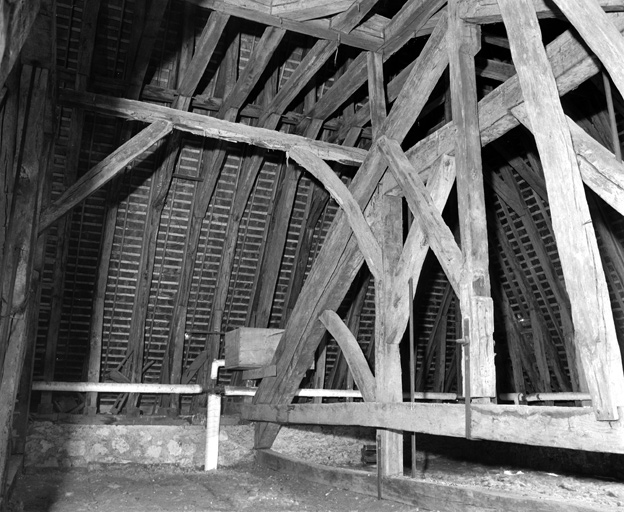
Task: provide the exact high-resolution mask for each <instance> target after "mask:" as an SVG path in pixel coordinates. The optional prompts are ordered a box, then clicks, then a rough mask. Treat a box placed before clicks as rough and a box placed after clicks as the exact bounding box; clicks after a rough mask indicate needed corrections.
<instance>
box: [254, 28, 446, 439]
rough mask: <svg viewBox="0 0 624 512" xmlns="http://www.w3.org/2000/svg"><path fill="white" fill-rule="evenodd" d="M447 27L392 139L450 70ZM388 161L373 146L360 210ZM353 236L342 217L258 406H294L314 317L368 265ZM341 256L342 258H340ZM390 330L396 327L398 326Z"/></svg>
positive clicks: (357, 190) (408, 91)
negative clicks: (443, 46)
mask: <svg viewBox="0 0 624 512" xmlns="http://www.w3.org/2000/svg"><path fill="white" fill-rule="evenodd" d="M446 26H447V25H446V18H444V17H441V18H440V21H439V22H438V25H437V26H436V30H435V31H434V33H433V34H432V35H431V37H430V38H429V41H428V42H427V44H426V45H425V47H424V48H423V51H422V52H421V55H420V56H419V58H418V60H417V63H416V64H415V65H414V67H413V69H412V73H411V74H410V77H409V79H408V80H407V81H406V85H405V87H404V89H403V91H402V93H401V94H400V95H399V98H397V101H395V104H394V105H393V107H392V110H391V111H390V114H389V115H388V117H387V119H386V122H385V123H384V126H383V128H382V132H385V133H386V134H387V135H388V136H389V137H391V138H395V139H397V140H402V139H403V138H404V137H405V135H406V134H407V131H408V130H409V129H410V128H411V126H412V123H413V122H414V121H415V119H416V118H417V117H418V114H419V113H420V110H421V109H422V106H423V105H424V102H425V101H426V100H425V98H426V97H428V96H429V94H430V92H431V90H432V89H433V87H434V86H435V85H436V83H437V82H438V79H439V77H440V75H441V74H442V72H443V70H444V68H445V67H446V63H447V62H448V60H447V55H446V52H445V51H444V50H443V49H440V44H439V43H440V41H442V40H443V39H444V37H445V36H446ZM382 161H383V158H382V155H381V154H380V152H379V151H378V149H377V148H376V147H375V146H373V148H372V150H371V151H369V152H368V154H367V157H366V161H365V162H364V163H363V164H362V166H361V167H360V170H359V171H358V173H357V174H356V176H355V178H354V179H353V182H352V184H351V188H350V191H351V194H352V195H353V197H354V198H355V199H356V201H357V202H358V204H359V205H360V207H363V206H365V205H366V204H367V203H368V202H369V201H370V198H371V196H372V195H373V192H374V190H375V188H376V187H377V184H378V182H379V179H380V178H381V176H382V174H383V173H384V171H385V168H384V166H383V165H382ZM365 215H366V212H365ZM349 232H350V228H349V226H348V223H347V221H346V218H345V216H343V215H338V216H337V217H336V219H335V220H334V222H333V225H332V227H331V228H330V231H329V232H328V234H327V237H326V239H325V243H324V244H323V248H322V249H321V252H320V253H319V255H318V257H317V260H316V262H315V264H314V265H313V267H312V269H311V271H310V274H309V276H308V278H307V280H306V283H305V286H304V288H303V289H302V291H301V294H300V295H299V300H298V301H297V304H296V305H295V308H294V309H293V313H292V316H291V317H290V319H289V321H288V323H287V325H286V332H285V334H284V338H282V341H281V342H280V345H279V346H278V348H277V351H276V356H275V361H276V367H277V376H276V377H275V378H267V379H264V380H263V381H262V383H261V384H260V386H259V388H258V393H256V396H255V397H254V403H263V402H274V401H275V402H278V403H288V402H290V400H292V398H293V396H294V392H295V390H296V388H297V386H298V385H299V383H300V382H301V378H302V377H303V374H304V373H305V371H307V369H308V368H309V367H310V364H311V362H312V358H313V355H314V351H315V350H316V346H317V345H318V343H319V342H320V339H321V337H322V336H323V333H324V329H323V328H322V326H319V325H318V323H317V322H314V321H312V320H311V318H317V317H318V315H320V314H321V312H322V311H324V310H326V309H331V310H334V311H335V310H336V309H337V308H338V307H339V304H340V302H341V301H342V299H343V298H344V295H345V294H346V293H347V290H348V288H349V286H350V284H351V282H352V281H353V279H354V278H355V275H356V274H357V272H358V270H359V268H360V266H361V264H362V261H363V258H362V256H361V254H360V253H359V251H358V250H357V245H356V244H355V242H354V240H353V238H352V237H350V236H349V234H350V233H349ZM337 255H340V257H339V258H337V257H336V256H337ZM314 311H316V313H314ZM311 314H312V316H310V315H311ZM315 315H316V316H315ZM389 325H390V327H392V324H389ZM286 340H288V341H287V342H286ZM278 430H279V429H278V428H275V427H274V426H272V427H268V426H266V425H260V426H258V428H257V430H256V441H255V444H256V446H257V447H269V446H270V445H271V444H272V442H273V440H274V439H275V436H276V435H277V432H278Z"/></svg>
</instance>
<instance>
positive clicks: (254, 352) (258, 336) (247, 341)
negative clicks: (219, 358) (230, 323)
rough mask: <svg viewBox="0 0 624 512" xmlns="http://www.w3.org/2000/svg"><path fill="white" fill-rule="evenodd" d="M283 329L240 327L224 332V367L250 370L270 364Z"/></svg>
mask: <svg viewBox="0 0 624 512" xmlns="http://www.w3.org/2000/svg"><path fill="white" fill-rule="evenodd" d="M283 333H284V329H261V328H254V327H240V328H239V329H235V330H233V331H230V332H227V333H225V367H226V368H228V369H230V370H250V369H254V368H262V367H265V366H268V365H270V364H271V361H272V360H273V354H275V350H276V349H277V345H278V344H279V342H280V339H281V338H282V334H283Z"/></svg>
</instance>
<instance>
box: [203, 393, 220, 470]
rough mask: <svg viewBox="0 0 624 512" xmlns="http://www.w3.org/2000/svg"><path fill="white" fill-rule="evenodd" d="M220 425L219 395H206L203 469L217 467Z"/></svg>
mask: <svg viewBox="0 0 624 512" xmlns="http://www.w3.org/2000/svg"><path fill="white" fill-rule="evenodd" d="M220 425H221V395H213V394H209V395H208V404H207V406H206V453H205V459H204V471H211V470H213V469H217V462H218V460H219V427H220Z"/></svg>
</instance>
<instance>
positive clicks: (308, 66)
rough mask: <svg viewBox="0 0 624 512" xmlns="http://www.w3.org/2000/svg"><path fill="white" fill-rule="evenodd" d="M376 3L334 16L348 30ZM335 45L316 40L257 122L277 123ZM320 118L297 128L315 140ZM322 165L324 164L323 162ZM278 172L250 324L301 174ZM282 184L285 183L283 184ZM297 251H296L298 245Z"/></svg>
mask: <svg viewBox="0 0 624 512" xmlns="http://www.w3.org/2000/svg"><path fill="white" fill-rule="evenodd" d="M375 3H376V0H363V1H361V2H358V3H357V4H353V6H352V7H351V8H350V9H349V10H347V11H346V12H345V13H344V14H343V15H340V16H337V17H336V20H335V21H336V24H337V26H338V27H340V28H342V29H345V30H350V29H351V28H352V27H354V26H355V25H356V24H357V23H358V22H359V20H361V19H362V16H364V15H365V14H366V13H367V12H368V11H369V10H370V9H371V8H372V7H373V6H374V4H375ZM358 9H359V10H358ZM334 47H335V48H337V46H335V45H333V43H329V42H327V41H319V42H317V43H316V44H315V45H314V47H313V48H312V49H311V50H310V52H308V54H307V55H306V56H305V57H304V59H303V60H302V62H301V63H300V64H299V66H298V67H297V69H296V70H295V72H294V73H293V74H292V75H291V77H290V78H289V80H288V81H287V83H286V84H285V85H284V86H283V87H282V88H281V90H280V91H279V92H278V93H277V94H276V95H275V97H274V98H273V99H272V100H269V101H268V105H267V106H266V107H265V114H264V115H263V116H262V117H261V119H260V123H263V124H264V126H267V127H271V128H274V127H276V126H277V125H278V122H279V117H278V116H279V115H280V114H281V113H282V112H283V111H284V110H285V109H286V108H287V107H288V105H289V104H290V103H291V102H292V100H293V99H294V98H295V97H296V96H297V95H298V94H299V92H300V91H301V89H302V88H303V87H305V86H306V83H309V82H307V81H309V80H310V79H313V77H314V75H315V73H316V71H318V69H319V67H320V66H322V64H323V63H324V62H326V60H327V59H328V58H329V57H330V55H331V53H330V50H331V49H332V48H334ZM315 101H316V93H315V92H314V90H313V89H312V91H311V93H308V94H307V95H306V97H305V100H304V109H305V112H306V113H307V112H309V110H310V105H313V104H314V102H315ZM323 121H324V120H323V119H312V120H310V121H309V122H307V120H306V123H301V124H299V125H298V129H301V127H302V126H303V125H304V124H305V125H306V126H305V131H304V132H303V134H304V136H305V137H306V138H307V139H316V137H317V136H318V134H319V132H320V131H321V128H322V125H323ZM345 145H347V144H345ZM260 163H261V160H259V159H256V160H255V161H252V164H254V165H255V167H253V169H252V172H255V173H257V172H259V165H260ZM323 165H325V164H324V163H323ZM332 173H333V172H332ZM280 174H281V176H283V175H284V174H287V176H286V177H284V178H281V177H280V179H279V186H280V190H279V196H278V200H277V202H276V204H275V209H274V211H273V213H272V215H271V220H270V222H269V228H268V229H269V231H268V238H267V239H265V241H264V243H263V247H262V249H261V261H260V264H259V266H258V271H257V272H256V277H255V279H254V288H253V296H252V299H251V301H250V305H249V310H248V315H247V319H248V322H252V323H253V325H261V326H264V325H268V321H269V316H270V312H271V304H272V300H273V294H274V291H275V285H276V283H277V277H278V272H279V267H280V262H281V256H282V251H283V248H284V243H285V239H286V232H287V229H286V228H287V223H288V219H289V218H290V213H291V210H292V207H293V202H294V196H295V193H296V188H297V185H298V183H299V174H300V173H299V171H298V169H295V167H294V166H292V167H291V166H288V168H287V169H285V168H283V167H282V168H281V169H280ZM282 184H283V185H284V186H282ZM267 246H268V247H269V249H270V252H271V254H272V255H273V257H272V259H267V258H266V254H265V251H266V248H267ZM297 250H299V247H298V248H297ZM304 252H305V251H304ZM298 268H299V267H298ZM296 274H297V272H294V273H293V281H292V282H293V283H294V282H295V280H296V279H295V277H296ZM287 309H288V297H287V300H286V302H285V311H284V316H283V318H285V316H286V315H287ZM258 322H259V324H258Z"/></svg>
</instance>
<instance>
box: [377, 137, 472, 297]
mask: <svg viewBox="0 0 624 512" xmlns="http://www.w3.org/2000/svg"><path fill="white" fill-rule="evenodd" d="M379 147H380V149H381V151H382V153H383V154H384V157H385V158H386V161H387V162H388V165H389V167H390V170H391V171H392V173H393V174H394V177H395V179H396V180H397V182H398V183H399V185H400V186H401V189H402V190H403V192H404V194H405V198H406V199H407V202H408V204H409V206H410V209H411V210H412V213H413V214H414V217H415V219H416V221H417V222H418V223H419V224H420V227H421V229H422V230H423V232H424V233H425V236H426V237H427V240H428V242H429V245H430V247H431V250H433V252H434V253H435V255H436V256H437V258H438V261H439V262H440V264H441V265H442V268H443V269H444V272H445V274H446V275H447V277H448V278H449V281H450V282H451V285H452V286H453V289H454V290H455V293H456V294H458V295H459V293H460V283H461V282H462V273H463V267H464V261H463V256H462V252H461V250H460V248H459V247H458V246H457V242H455V237H454V236H453V233H452V232H451V230H450V228H449V227H448V226H447V225H446V223H445V222H444V219H442V214H441V213H440V212H439V211H438V210H437V209H436V208H435V206H434V205H433V201H432V199H431V196H430V195H429V193H428V192H427V189H426V188H425V184H424V183H423V181H422V179H421V178H420V177H419V176H418V174H416V173H415V172H414V167H413V166H412V164H411V163H410V162H409V160H408V159H407V157H406V156H405V153H403V150H402V149H401V146H399V144H398V143H397V142H396V141H394V140H392V139H388V138H387V137H385V136H383V137H381V138H380V139H379Z"/></svg>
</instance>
